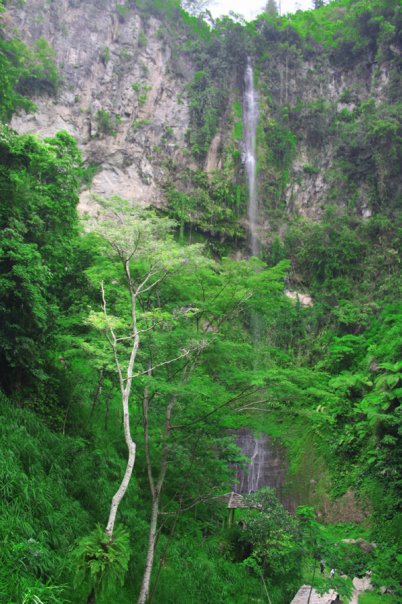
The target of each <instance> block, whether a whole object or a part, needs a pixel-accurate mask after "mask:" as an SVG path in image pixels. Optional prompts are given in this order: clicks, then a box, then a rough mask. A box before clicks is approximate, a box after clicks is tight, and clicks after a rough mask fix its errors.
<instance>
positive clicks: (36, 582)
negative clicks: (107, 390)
mask: <svg viewBox="0 0 402 604" xmlns="http://www.w3.org/2000/svg"><path fill="white" fill-rule="evenodd" d="M0 414H1V434H0V439H1V448H0V450H1V455H0V475H1V478H0V482H1V485H2V486H1V521H0V535H1V541H2V543H3V547H2V548H1V553H0V559H1V560H0V561H1V564H0V594H1V599H2V600H3V601H4V602H10V603H12V602H13V603H14V602H15V603H17V602H22V601H24V602H27V603H28V602H29V603H31V602H32V603H33V602H35V603H37V602H40V601H42V600H43V602H51V603H55V604H56V603H57V604H61V602H65V599H64V597H63V596H64V594H65V590H64V588H62V587H61V584H63V583H64V582H65V580H66V579H67V578H68V572H69V571H68V570H67V569H66V568H65V557H66V555H67V553H68V550H69V548H70V547H71V546H72V544H73V542H74V540H75V539H76V538H77V537H78V535H80V534H82V532H83V531H84V530H85V526H86V524H87V522H88V513H87V512H86V511H85V510H84V508H83V506H82V504H80V503H79V502H78V501H77V500H76V499H75V493H76V492H78V489H77V486H78V484H76V485H74V480H73V478H78V476H79V472H80V471H82V468H81V469H79V466H80V461H79V460H80V459H81V458H82V452H83V449H84V446H83V445H84V443H83V442H82V440H80V439H73V438H65V437H63V436H62V435H58V434H55V433H53V432H51V431H50V430H49V429H48V428H47V427H46V426H45V425H44V424H43V422H41V421H40V420H39V419H38V418H37V417H36V416H35V415H34V414H32V413H30V412H28V411H25V410H22V409H17V408H15V405H13V404H11V403H10V402H9V401H8V400H7V399H6V398H5V397H4V395H3V394H1V393H0ZM67 460H68V463H66V462H67ZM76 489H77V490H76Z"/></svg>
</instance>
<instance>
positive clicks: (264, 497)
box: [240, 489, 300, 595]
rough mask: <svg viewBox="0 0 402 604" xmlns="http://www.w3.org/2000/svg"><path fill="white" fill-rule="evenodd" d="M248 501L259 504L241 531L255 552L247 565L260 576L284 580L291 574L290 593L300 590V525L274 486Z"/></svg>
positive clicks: (243, 538) (246, 519)
mask: <svg viewBox="0 0 402 604" xmlns="http://www.w3.org/2000/svg"><path fill="white" fill-rule="evenodd" d="M247 501H248V502H249V503H250V504H252V505H254V506H256V508H257V510H250V511H248V512H247V513H246V514H245V515H244V522H245V529H244V531H242V533H241V535H240V539H241V540H242V541H244V542H246V543H247V542H250V543H251V545H252V553H251V556H250V557H249V558H247V559H246V560H245V562H244V563H245V565H246V566H247V567H249V568H250V569H253V570H254V572H256V573H257V576H258V575H259V574H261V573H264V574H265V575H266V576H267V577H269V580H270V581H273V582H274V583H276V584H280V583H281V581H283V579H284V577H287V586H286V593H288V594H290V595H291V594H292V593H294V592H295V591H297V586H298V584H299V582H300V547H299V545H298V543H297V541H298V535H297V525H296V522H295V521H294V519H293V518H292V516H290V514H289V513H288V512H287V511H286V510H285V509H284V507H283V506H282V505H281V504H280V503H279V501H278V499H277V498H276V496H275V493H274V491H273V490H272V489H261V490H259V491H257V492H256V493H255V494H253V495H250V496H249V497H248V498H247Z"/></svg>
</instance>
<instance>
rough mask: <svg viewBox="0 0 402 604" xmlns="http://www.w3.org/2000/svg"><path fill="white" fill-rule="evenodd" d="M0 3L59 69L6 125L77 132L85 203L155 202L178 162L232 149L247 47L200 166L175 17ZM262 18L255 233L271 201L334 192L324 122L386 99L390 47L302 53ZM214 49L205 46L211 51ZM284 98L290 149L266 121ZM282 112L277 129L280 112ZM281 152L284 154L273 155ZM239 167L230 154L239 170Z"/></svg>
mask: <svg viewBox="0 0 402 604" xmlns="http://www.w3.org/2000/svg"><path fill="white" fill-rule="evenodd" d="M9 10H10V16H11V19H12V22H13V24H14V26H15V27H16V28H17V29H18V30H19V31H20V32H21V33H22V36H23V38H24V40H25V41H28V42H32V41H34V40H35V39H37V38H40V37H44V38H46V39H47V40H48V41H49V42H50V44H51V45H52V46H53V48H54V49H55V52H56V60H57V65H58V68H59V70H60V74H61V76H62V78H63V84H62V86H61V87H60V90H59V93H58V95H57V97H56V98H43V97H42V98H38V99H36V102H37V106H38V110H37V112H36V113H35V114H32V115H28V116H27V115H19V116H15V117H14V119H13V122H12V126H13V127H14V128H15V129H16V130H17V131H18V132H37V133H39V134H41V135H44V136H48V135H52V134H54V133H55V132H56V131H57V130H60V129H64V130H67V131H69V132H70V133H71V134H73V135H74V136H75V137H76V138H77V139H78V141H79V142H80V145H81V148H82V151H83V155H84V158H85V160H86V163H87V165H91V166H92V167H93V170H94V172H96V175H95V177H94V179H93V182H92V185H91V190H90V191H86V192H84V193H83V194H82V199H81V206H82V208H83V209H90V207H91V203H92V202H91V193H95V194H98V195H101V196H110V195H112V194H116V195H120V196H122V197H125V198H127V199H129V200H132V201H133V202H136V203H151V204H154V205H157V206H160V205H163V204H164V203H165V202H166V198H165V192H164V187H165V185H166V184H167V183H169V182H171V181H172V173H173V172H174V171H176V176H177V178H176V180H177V181H178V182H179V188H180V173H182V172H183V171H184V170H185V169H186V168H189V167H190V168H197V167H198V168H201V169H204V170H206V171H207V172H208V173H211V172H213V171H214V170H222V169H223V168H224V167H225V165H226V164H227V157H228V153H229V154H230V153H232V152H233V149H234V148H237V150H238V153H240V152H241V141H239V137H237V138H236V137H233V135H232V134H231V132H232V128H233V122H234V120H235V118H233V115H231V109H230V105H232V104H233V103H234V102H236V100H237V102H239V101H241V98H242V90H241V87H242V81H243V73H242V69H243V68H244V57H243V59H241V58H240V57H239V61H238V65H236V62H232V67H231V69H232V71H233V73H232V74H230V77H229V78H228V79H227V82H232V84H229V85H230V86H231V87H232V90H231V91H230V92H229V94H228V95H227V104H228V106H227V108H226V110H224V111H222V112H221V114H220V116H219V118H220V126H219V127H218V131H215V133H214V132H212V135H211V137H210V141H209V145H210V146H209V151H208V152H207V153H206V156H205V157H204V158H203V159H202V160H200V158H198V166H197V165H196V164H195V162H194V160H192V159H191V158H192V150H191V149H190V148H189V144H188V143H187V139H186V132H187V131H188V128H189V125H190V110H191V106H190V105H191V99H190V100H189V98H188V95H187V88H186V86H187V85H188V84H189V82H191V81H192V80H193V76H194V73H195V71H196V69H199V66H198V67H197V66H196V65H195V64H192V63H194V61H191V60H190V58H189V57H190V55H189V54H186V52H185V51H184V50H183V49H184V47H185V42H186V33H185V30H184V29H180V28H179V27H178V28H177V29H176V30H174V31H173V33H172V23H171V24H170V34H169V35H166V32H167V29H169V28H167V25H166V22H163V20H159V19H158V18H156V17H155V16H149V15H148V16H144V14H141V13H140V12H139V11H138V10H137V9H136V8H135V5H134V4H133V3H132V4H130V6H128V5H127V3H126V4H119V2H116V1H115V0H87V1H86V2H85V3H83V2H79V1H78V0H57V1H55V2H52V1H49V0H27V1H26V2H25V3H24V4H23V5H22V6H21V5H20V3H15V4H14V5H13V4H12V5H11V8H10V9H9ZM339 10H341V9H339ZM340 18H342V15H340ZM261 23H262V25H259V27H260V29H261V28H262V33H261V32H260V33H261V38H262V39H265V40H266V41H265V42H264V44H266V48H263V49H260V50H261V51H262V50H264V53H265V55H267V58H266V59H261V57H257V62H258V82H256V84H257V87H258V88H259V91H260V134H259V142H258V145H259V196H260V198H261V201H262V203H261V208H262V211H261V216H260V226H261V238H262V240H263V242H264V240H265V241H269V231H270V229H271V228H272V212H273V211H274V213H275V211H277V210H278V208H279V207H280V208H281V211H284V210H285V211H288V212H292V213H298V214H302V215H305V216H308V217H310V218H313V219H319V217H320V215H321V213H322V211H323V209H324V208H325V205H326V204H327V203H328V199H331V202H333V199H334V194H333V188H334V177H333V174H332V172H331V171H332V168H333V164H334V161H335V159H336V144H334V139H335V138H336V137H334V136H333V135H329V129H330V126H331V124H333V121H334V115H337V114H338V115H339V114H342V112H344V113H345V114H347V112H349V113H352V112H353V111H354V110H355V109H356V107H358V105H359V103H361V102H362V101H364V100H367V99H369V98H370V99H373V101H374V102H375V103H380V102H381V101H383V100H384V99H385V97H386V94H387V89H388V86H389V79H390V73H391V71H392V68H393V61H394V59H395V58H397V57H398V56H399V50H398V49H397V48H395V47H394V46H392V45H391V46H390V48H389V49H388V54H387V55H386V56H385V57H384V59H383V60H382V61H381V62H380V63H379V62H378V60H375V58H374V55H373V54H370V52H369V51H367V52H366V53H363V55H362V57H361V58H360V59H359V60H358V61H356V62H355V63H354V64H347V61H346V62H345V61H344V62H342V60H339V57H338V60H337V61H333V60H331V57H330V55H329V54H328V52H327V51H324V49H320V47H319V46H318V45H317V44H316V45H313V46H312V49H311V52H310V54H309V56H307V55H306V52H305V51H302V50H301V47H300V46H298V43H297V42H295V41H294V40H292V39H288V38H286V39H284V40H282V39H278V40H277V41H275V40H273V39H271V38H272V32H270V31H268V30H267V33H266V34H265V33H264V31H263V28H264V27H265V25H264V23H263V22H261ZM173 27H174V24H173ZM274 33H275V32H274ZM275 35H277V32H276V34H275ZM264 36H265V38H264ZM321 51H322V52H321ZM210 52H213V49H212V51H210ZM215 60H216V57H215V56H211V57H210V59H208V57H207V56H206V61H208V62H209V61H211V62H213V61H215ZM219 60H220V59H219ZM195 62H196V61H195ZM233 65H234V67H233ZM218 80H219V77H218ZM213 85H214V86H218V88H219V85H223V84H222V82H219V81H216V82H214V83H213ZM225 86H226V84H225ZM193 100H194V99H193ZM209 101H210V99H208V100H207V103H208V102H209ZM203 103H204V104H205V99H204V100H203ZM285 106H286V107H290V108H293V109H292V110H291V111H290V114H289V127H290V130H291V131H292V132H293V136H294V144H293V147H294V148H293V149H291V150H290V151H289V152H288V151H283V149H282V150H278V140H277V136H278V124H279V122H278V121H275V119H276V118H275V116H276V117H277V116H278V115H279V114H280V112H281V110H282V109H283V108H284V107H285ZM303 107H304V109H303ZM307 107H309V108H310V109H307ZM295 108H296V109H297V110H296V112H295ZM206 111H208V109H207V110H206ZM292 111H293V118H292ZM296 114H297V115H296ZM295 115H296V118H295V117H294V116H295ZM346 117H347V115H346ZM280 119H281V120H282V122H281V124H280V125H279V130H280V129H281V128H282V129H283V123H284V122H283V119H282V118H280ZM193 127H194V124H193ZM275 128H276V130H275ZM279 146H280V145H279ZM228 150H229V151H228ZM281 153H282V154H283V153H284V154H285V155H286V153H287V154H288V157H287V158H285V159H283V158H282V159H281ZM240 167H241V166H240V164H239V162H237V172H239V169H240ZM240 178H242V176H241V175H240ZM237 179H238V180H239V174H237ZM182 186H183V187H185V185H184V184H183V185H182ZM350 195H351V193H350V191H345V192H344V193H339V191H338V192H337V194H336V197H337V199H336V200H335V203H337V204H340V205H342V204H346V199H347V197H348V196H350ZM370 196H371V192H370V190H369V188H368V187H367V185H366V184H365V183H364V182H362V183H359V184H358V186H357V187H356V188H355V190H354V191H353V197H354V200H355V201H354V204H355V208H356V211H357V212H358V213H359V214H360V215H362V216H369V215H370V214H371V212H372V209H371V207H370ZM243 216H245V212H244V215H243ZM264 233H265V235H264Z"/></svg>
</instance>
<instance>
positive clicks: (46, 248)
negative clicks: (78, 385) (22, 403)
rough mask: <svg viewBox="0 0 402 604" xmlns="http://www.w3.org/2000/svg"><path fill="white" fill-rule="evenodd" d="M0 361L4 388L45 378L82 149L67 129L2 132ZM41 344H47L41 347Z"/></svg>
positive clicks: (69, 249)
mask: <svg viewBox="0 0 402 604" xmlns="http://www.w3.org/2000/svg"><path fill="white" fill-rule="evenodd" d="M0 153H1V157H2V165H1V167H0V182H1V189H2V196H3V198H2V199H3V203H2V205H1V210H0V224H1V229H2V239H1V242H0V246H1V259H0V269H1V277H0V307H1V311H2V319H3V320H2V326H1V330H0V341H1V348H2V352H1V355H0V365H1V374H2V386H3V388H6V390H7V391H8V392H12V391H17V390H20V389H21V388H22V387H23V386H24V387H28V388H29V387H30V385H32V383H33V382H36V383H37V384H38V383H42V385H43V387H44V385H45V381H46V380H47V379H48V377H49V374H48V370H49V364H51V354H50V348H51V342H52V339H53V337H54V330H55V324H56V320H57V317H58V316H59V314H60V300H59V297H60V291H61V290H62V289H63V288H64V287H65V286H66V285H67V282H68V278H69V275H70V270H71V265H72V257H73V247H74V240H75V236H76V228H77V216H76V210H75V208H76V204H77V202H78V195H77V193H78V188H79V184H80V175H79V165H80V161H81V160H80V155H79V152H78V150H77V147H76V144H75V141H74V140H73V139H72V138H71V137H70V136H69V135H68V134H67V133H62V132H61V133H58V134H57V135H56V136H55V137H54V138H53V139H47V140H46V141H40V140H39V139H37V138H35V137H34V136H31V135H26V136H17V135H16V134H14V133H13V132H12V131H11V130H9V129H8V128H6V127H4V126H3V127H2V129H1V134H0ZM46 351H49V353H48V352H46Z"/></svg>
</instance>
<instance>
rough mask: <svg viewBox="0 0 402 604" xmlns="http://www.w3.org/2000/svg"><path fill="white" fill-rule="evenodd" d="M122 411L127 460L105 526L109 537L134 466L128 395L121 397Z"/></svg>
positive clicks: (133, 445)
mask: <svg viewBox="0 0 402 604" xmlns="http://www.w3.org/2000/svg"><path fill="white" fill-rule="evenodd" d="M123 409H124V415H123V423H124V436H125V440H126V445H127V449H128V459H127V466H126V471H125V472H124V476H123V480H122V481H121V484H120V486H119V488H118V490H117V491H116V493H115V494H114V496H113V499H112V504H111V506H110V512H109V520H108V522H107V525H106V533H107V534H108V535H110V536H112V535H113V530H114V525H115V522H116V514H117V510H118V508H119V505H120V503H121V500H122V499H123V497H124V495H125V494H126V491H127V488H128V485H129V483H130V479H131V474H132V473H133V468H134V464H135V452H136V446H135V443H134V441H133V440H132V438H131V433H130V415H129V410H128V395H125V396H124V397H123Z"/></svg>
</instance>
